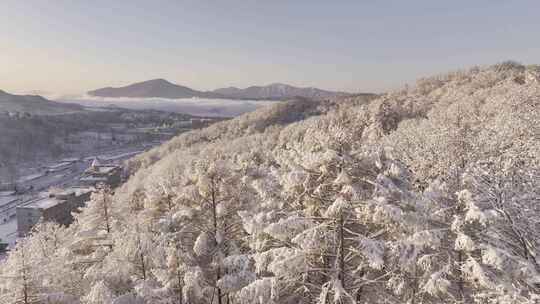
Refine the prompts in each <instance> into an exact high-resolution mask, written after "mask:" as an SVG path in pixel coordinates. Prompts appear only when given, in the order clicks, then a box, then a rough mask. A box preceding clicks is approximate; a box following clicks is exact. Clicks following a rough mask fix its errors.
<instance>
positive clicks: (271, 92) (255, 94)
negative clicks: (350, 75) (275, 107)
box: [213, 83, 347, 100]
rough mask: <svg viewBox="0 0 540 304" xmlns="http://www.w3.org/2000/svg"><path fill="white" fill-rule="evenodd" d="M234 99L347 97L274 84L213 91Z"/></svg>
mask: <svg viewBox="0 0 540 304" xmlns="http://www.w3.org/2000/svg"><path fill="white" fill-rule="evenodd" d="M213 92H214V93H218V94H221V95H225V96H227V97H229V98H233V99H256V100H257V99H266V100H283V99H288V98H292V97H304V98H311V99H318V100H321V99H326V98H330V97H336V96H343V95H347V93H344V92H332V91H325V90H321V89H317V88H298V87H293V86H290V85H287V84H282V83H273V84H270V85H267V86H251V87H248V88H245V89H239V88H235V87H228V88H222V89H217V90H214V91H213Z"/></svg>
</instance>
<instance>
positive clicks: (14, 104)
mask: <svg viewBox="0 0 540 304" xmlns="http://www.w3.org/2000/svg"><path fill="white" fill-rule="evenodd" d="M83 109H84V108H83V107H82V106H80V105H77V104H70V103H60V102H55V101H50V100H47V99H45V98H43V97H41V96H38V95H13V94H9V93H7V92H4V91H2V90H0V112H4V113H5V112H19V113H29V114H32V115H51V114H63V113H71V112H78V111H83Z"/></svg>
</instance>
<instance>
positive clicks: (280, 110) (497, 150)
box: [0, 62, 540, 304]
mask: <svg viewBox="0 0 540 304" xmlns="http://www.w3.org/2000/svg"><path fill="white" fill-rule="evenodd" d="M539 121H540V68H539V67H537V66H523V65H520V64H517V63H512V62H506V63H502V64H498V65H494V66H490V67H481V68H479V67H474V68H471V69H469V70H464V71H457V72H453V73H449V74H445V75H441V76H435V77H431V78H426V79H421V80H419V81H418V82H417V84H416V85H415V86H411V87H407V88H405V89H403V90H398V91H395V92H390V93H387V94H383V95H381V96H379V97H377V98H375V99H369V98H367V99H365V98H364V99H362V98H361V97H360V98H359V99H355V98H337V99H334V100H330V101H322V102H311V101H309V100H296V101H291V102H287V103H280V104H276V105H273V106H270V107H268V108H263V109H259V110H257V111H255V112H253V113H249V114H246V115H243V116H241V117H238V118H236V119H233V120H230V121H226V122H221V123H218V124H215V125H213V126H210V127H209V128H206V129H203V130H197V131H192V132H189V133H185V134H183V135H181V136H179V137H177V138H175V139H173V140H171V141H170V142H168V143H166V144H165V145H163V146H161V147H159V148H156V149H153V150H151V151H149V152H147V153H145V154H143V155H141V156H138V157H136V158H134V159H133V160H131V161H130V163H129V168H130V172H131V177H130V179H129V180H128V182H127V183H125V184H124V185H123V186H122V187H121V188H119V189H117V190H115V191H114V193H112V192H111V191H110V190H107V189H103V190H102V191H100V192H98V193H96V194H94V196H93V198H92V200H91V201H90V202H89V203H88V205H87V206H86V207H85V208H84V209H83V210H82V211H81V212H80V213H79V214H77V215H76V221H75V223H74V224H72V225H71V226H70V227H68V228H64V227H60V226H57V225H55V224H52V223H43V224H41V225H40V226H39V227H38V228H37V229H36V231H35V232H34V233H33V234H32V236H31V237H29V238H26V239H24V240H21V241H20V242H19V243H18V244H17V246H16V248H15V250H13V251H11V253H10V255H9V257H8V259H7V260H6V261H5V262H4V264H3V265H1V267H0V278H1V280H0V303H37V302H46V303H96V304H97V303H190V304H195V303H219V304H225V303H227V304H230V303H245V304H248V303H249V304H252V303H253V304H256V303H258V304H263V303H306V304H307V303H320V304H323V303H396V304H397V303H508V304H509V303H538V301H540V260H539V257H538V254H540V223H539V219H540V204H539V203H540V164H539V162H540V138H539V137H540V132H539V131H540V126H539V124H538V122H539Z"/></svg>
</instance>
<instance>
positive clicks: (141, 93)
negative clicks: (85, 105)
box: [88, 79, 220, 98]
mask: <svg viewBox="0 0 540 304" xmlns="http://www.w3.org/2000/svg"><path fill="white" fill-rule="evenodd" d="M88 94H89V95H90V96H97V97H113V98H114V97H133V98H152V97H156V98H192V97H204V98H218V97H220V96H219V95H217V94H213V93H209V92H201V91H197V90H193V89H190V88H188V87H184V86H180V85H177V84H173V83H171V82H168V81H167V80H165V79H153V80H148V81H144V82H138V83H134V84H131V85H128V86H125V87H119V88H111V87H108V88H103V89H97V90H94V91H90V92H88Z"/></svg>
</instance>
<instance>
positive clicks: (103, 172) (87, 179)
mask: <svg viewBox="0 0 540 304" xmlns="http://www.w3.org/2000/svg"><path fill="white" fill-rule="evenodd" d="M121 181H122V168H121V167H120V166H115V165H101V164H100V163H99V161H97V159H96V160H94V161H93V162H92V165H91V166H90V167H89V168H88V169H86V171H85V172H84V173H83V176H82V177H81V178H80V179H79V182H80V183H81V185H84V186H96V185H97V184H106V185H109V186H111V187H117V186H119V185H120V182H121Z"/></svg>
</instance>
